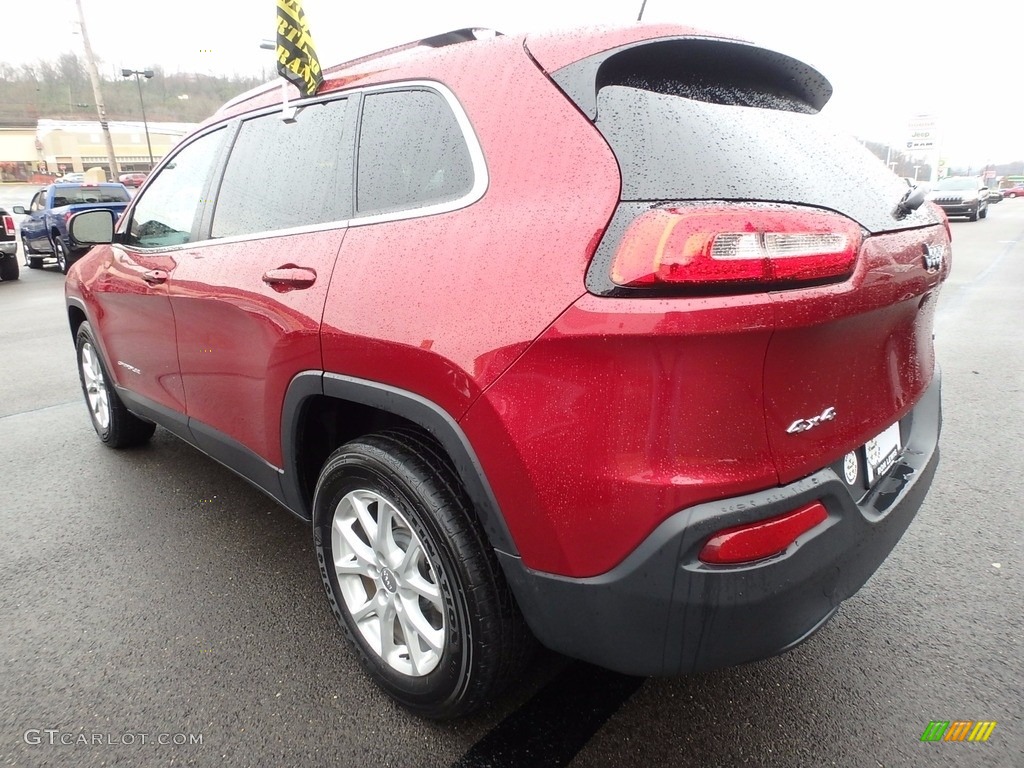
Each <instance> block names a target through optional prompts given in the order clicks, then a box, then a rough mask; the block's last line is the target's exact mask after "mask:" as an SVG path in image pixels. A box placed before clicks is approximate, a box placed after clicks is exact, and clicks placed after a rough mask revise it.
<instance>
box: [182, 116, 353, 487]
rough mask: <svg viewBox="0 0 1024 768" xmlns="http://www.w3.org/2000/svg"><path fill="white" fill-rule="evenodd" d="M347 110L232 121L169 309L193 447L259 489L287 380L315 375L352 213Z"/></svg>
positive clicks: (268, 472)
mask: <svg viewBox="0 0 1024 768" xmlns="http://www.w3.org/2000/svg"><path fill="white" fill-rule="evenodd" d="M354 120H355V115H354V113H353V111H352V110H351V109H350V105H349V100H348V99H345V98H340V99H337V98H336V99H333V100H329V101H326V102H318V103H311V104H307V105H305V106H302V107H301V108H300V109H299V111H298V113H297V115H296V117H295V119H294V120H283V119H282V115H281V109H280V107H277V108H275V109H273V110H268V111H266V112H264V113H262V114H259V115H256V116H253V117H249V118H246V119H244V120H242V121H241V122H240V123H239V124H238V127H237V135H236V136H235V138H234V141H233V144H232V146H231V149H230V153H229V155H228V158H227V163H226V166H225V168H224V172H223V177H222V179H221V180H220V183H219V186H218V190H217V192H216V194H215V195H214V198H215V203H214V204H213V205H210V206H208V210H207V216H206V219H205V221H204V223H203V228H204V231H205V232H207V233H208V234H207V236H206V237H205V238H204V240H203V242H202V243H200V244H198V246H197V247H196V248H195V249H192V250H189V251H188V252H187V253H185V254H182V255H181V256H180V257H179V258H178V259H177V265H176V268H175V272H174V277H173V279H172V280H171V282H170V305H171V308H172V310H173V313H174V318H175V322H176V326H177V332H178V347H177V349H178V359H179V360H180V364H181V374H182V381H183V385H184V389H185V395H186V398H187V400H188V415H189V424H190V428H191V430H192V433H193V435H194V436H195V439H196V441H197V443H198V444H199V445H200V447H202V448H203V449H204V450H206V451H207V452H208V453H210V454H211V455H213V456H214V457H216V458H218V459H220V460H221V461H223V462H224V463H226V464H228V465H229V466H233V467H236V468H239V469H242V470H243V473H244V474H246V475H248V476H249V477H251V478H253V479H254V480H256V482H257V483H259V484H261V485H263V486H264V487H270V488H273V486H274V484H275V483H276V479H275V477H276V472H277V468H280V467H281V465H282V455H281V440H280V426H281V409H282V404H283V401H284V394H285V391H286V389H287V387H288V384H289V382H290V381H291V379H292V377H293V376H294V375H295V374H296V373H298V372H300V371H303V370H309V369H314V370H320V369H321V367H322V361H321V351H320V337H319V330H320V322H321V319H322V316H323V309H324V301H325V296H326V291H327V286H328V285H329V283H330V279H331V273H332V270H333V268H334V262H335V258H336V257H337V255H338V251H339V249H340V247H341V242H342V240H343V239H344V237H345V231H346V226H347V220H348V219H349V218H350V216H351V209H352V195H351V188H352V173H353V166H352V146H351V145H352V142H353V136H354V129H355V123H354Z"/></svg>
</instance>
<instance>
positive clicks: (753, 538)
mask: <svg viewBox="0 0 1024 768" xmlns="http://www.w3.org/2000/svg"><path fill="white" fill-rule="evenodd" d="M827 519H828V512H827V511H826V510H825V506H824V505H823V504H822V503H821V502H820V501H814V502H811V503H810V504H807V505H806V506H803V507H800V508H799V509H794V510H793V511H792V512H787V513H786V514H784V515H777V516H776V517H770V518H768V519H767V520H757V521H756V522H753V523H748V524H747V525H738V526H736V527H734V528H726V529H724V530H721V531H719V532H718V533H716V534H715V535H714V536H712V537H711V538H710V539H708V542H707V544H705V545H704V547H703V548H702V549H701V551H700V554H699V555H698V557H699V558H700V560H701V561H702V562H705V563H709V564H711V565H736V564H738V563H752V562H756V561H757V560H764V559H765V558H767V557H773V556H774V555H779V554H782V553H783V552H785V551H786V550H787V549H788V548H789V546H790V544H792V543H793V542H794V541H796V540H797V539H798V538H800V537H801V536H803V535H804V534H805V533H807V532H808V531H809V530H811V529H812V528H814V527H816V526H818V525H820V524H821V523H823V522H825V521H826V520H827Z"/></svg>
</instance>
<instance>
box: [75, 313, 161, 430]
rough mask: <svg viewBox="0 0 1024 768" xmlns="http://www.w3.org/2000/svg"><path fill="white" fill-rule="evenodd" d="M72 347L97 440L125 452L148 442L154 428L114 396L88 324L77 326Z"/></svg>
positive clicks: (104, 365) (109, 379)
mask: <svg viewBox="0 0 1024 768" xmlns="http://www.w3.org/2000/svg"><path fill="white" fill-rule="evenodd" d="M75 347H76V349H77V353H78V378H79V379H80V381H81V382H82V393H83V394H84V395H85V403H86V405H87V406H88V407H89V419H90V420H91V421H92V426H93V429H95V430H96V434H97V436H98V437H99V439H100V440H101V441H103V443H105V444H106V445H108V446H110V447H111V448H128V447H131V446H133V445H141V444H142V443H145V442H146V441H147V440H149V438H151V437H152V436H153V432H154V431H155V430H156V425H155V424H153V422H151V421H145V420H143V419H140V418H139V417H138V416H136V415H135V414H133V413H131V412H130V411H129V410H128V409H127V408H126V407H125V405H124V403H123V402H121V398H120V397H118V396H117V390H115V389H114V386H113V384H112V379H111V378H110V374H109V373H108V372H107V366H106V364H105V363H104V362H103V358H102V357H101V356H100V350H99V346H98V345H97V344H96V340H95V338H94V337H93V333H92V327H91V326H90V325H89V323H88V322H84V323H82V324H81V325H80V326H78V333H77V334H76V336H75Z"/></svg>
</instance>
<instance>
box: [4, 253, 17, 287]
mask: <svg viewBox="0 0 1024 768" xmlns="http://www.w3.org/2000/svg"><path fill="white" fill-rule="evenodd" d="M20 274H21V271H20V270H19V268H18V257H17V256H11V258H9V259H0V280H4V281H9V280H17V279H18V276H19V275H20Z"/></svg>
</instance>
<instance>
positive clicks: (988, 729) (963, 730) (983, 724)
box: [921, 720, 996, 741]
mask: <svg viewBox="0 0 1024 768" xmlns="http://www.w3.org/2000/svg"><path fill="white" fill-rule="evenodd" d="M995 729H996V721H995V720H978V721H977V722H975V721H973V720H954V721H952V722H950V721H949V720H932V721H931V722H929V723H928V727H927V728H925V729H924V733H922V734H921V741H988V737H989V736H991V735H992V731H994V730H995Z"/></svg>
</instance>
